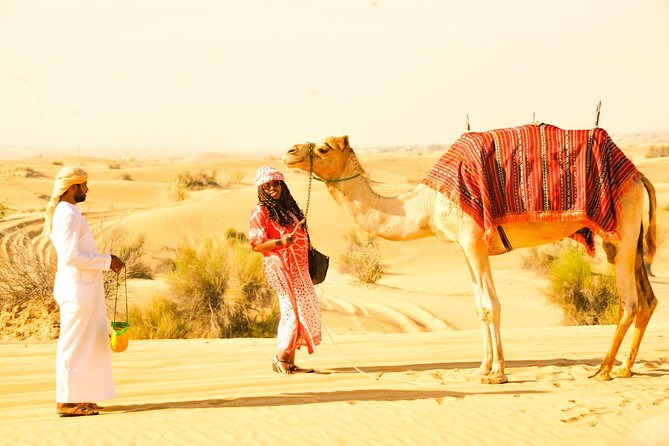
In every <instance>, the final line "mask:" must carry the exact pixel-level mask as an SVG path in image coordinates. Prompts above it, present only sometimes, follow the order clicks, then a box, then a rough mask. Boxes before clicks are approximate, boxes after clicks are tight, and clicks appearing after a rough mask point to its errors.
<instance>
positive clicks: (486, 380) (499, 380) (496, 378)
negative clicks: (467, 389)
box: [481, 372, 509, 384]
mask: <svg viewBox="0 0 669 446" xmlns="http://www.w3.org/2000/svg"><path fill="white" fill-rule="evenodd" d="M481 382H482V383H483V384H506V383H508V382H509V379H508V378H507V377H506V375H505V374H504V373H502V372H496V373H490V374H488V376H484V377H482V378H481Z"/></svg>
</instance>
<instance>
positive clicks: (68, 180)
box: [42, 166, 88, 235]
mask: <svg viewBox="0 0 669 446" xmlns="http://www.w3.org/2000/svg"><path fill="white" fill-rule="evenodd" d="M86 181H88V174H87V173H86V171H85V170H84V169H82V168H81V167H74V166H65V167H63V168H62V169H60V172H58V174H57V175H56V180H55V182H54V184H53V192H52V193H51V199H49V204H47V205H46V211H45V212H44V230H43V232H42V233H43V234H45V235H51V224H52V222H53V212H54V211H55V210H56V206H57V205H58V202H59V201H60V197H61V195H63V194H64V193H65V192H67V190H68V189H69V188H70V186H73V185H75V184H81V183H85V182H86Z"/></svg>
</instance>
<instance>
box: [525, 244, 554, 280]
mask: <svg viewBox="0 0 669 446" xmlns="http://www.w3.org/2000/svg"><path fill="white" fill-rule="evenodd" d="M556 257H557V254H556V251H555V248H552V249H549V250H546V249H539V248H536V247H535V248H530V249H529V254H528V255H526V256H524V257H523V258H522V267H523V268H525V269H531V270H534V271H538V272H539V273H541V274H542V275H544V276H547V275H548V274H549V273H550V269H551V264H552V263H553V262H554V261H555V258H556Z"/></svg>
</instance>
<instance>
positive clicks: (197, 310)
mask: <svg viewBox="0 0 669 446" xmlns="http://www.w3.org/2000/svg"><path fill="white" fill-rule="evenodd" d="M168 282H169V283H170V285H171V289H172V293H173V294H174V298H175V302H177V312H178V314H179V315H180V316H181V317H182V318H183V319H184V320H186V321H187V326H188V327H189V333H188V336H189V337H223V338H229V337H247V336H252V337H271V336H273V335H274V332H275V330H276V326H277V324H278V318H279V311H278V307H277V304H276V302H275V299H273V292H272V291H271V289H270V288H269V286H268V284H267V282H266V280H265V275H264V269H263V263H262V256H260V255H258V254H257V253H254V252H253V251H252V250H251V248H250V247H249V246H248V244H247V243H245V242H240V241H238V240H237V239H235V238H232V239H225V240H216V239H213V238H209V239H207V240H205V241H204V242H203V243H202V244H201V245H199V246H197V247H192V246H187V245H184V246H181V247H179V248H178V250H177V253H176V259H175V262H174V270H173V271H172V272H171V273H170V274H169V275H168Z"/></svg>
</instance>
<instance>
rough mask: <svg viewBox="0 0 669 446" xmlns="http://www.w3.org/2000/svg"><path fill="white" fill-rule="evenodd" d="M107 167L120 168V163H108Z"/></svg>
mask: <svg viewBox="0 0 669 446" xmlns="http://www.w3.org/2000/svg"><path fill="white" fill-rule="evenodd" d="M107 167H108V168H109V169H111V170H117V169H120V168H121V165H120V164H119V163H109V164H107Z"/></svg>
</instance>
